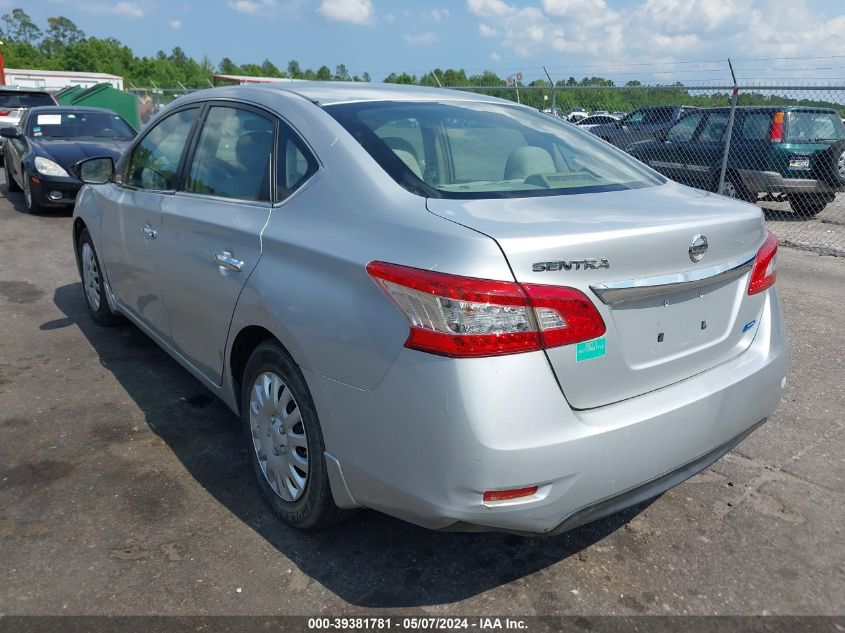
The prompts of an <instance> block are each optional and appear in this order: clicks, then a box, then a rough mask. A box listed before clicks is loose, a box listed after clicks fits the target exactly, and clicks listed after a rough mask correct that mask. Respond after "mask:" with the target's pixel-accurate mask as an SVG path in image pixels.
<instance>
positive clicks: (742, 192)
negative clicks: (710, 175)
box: [716, 173, 754, 202]
mask: <svg viewBox="0 0 845 633" xmlns="http://www.w3.org/2000/svg"><path fill="white" fill-rule="evenodd" d="M716 187H717V188H718V181H717V182H716ZM719 193H721V194H722V195H723V196H727V197H728V198H736V199H737V200H744V201H745V202H754V196H753V195H752V194H751V192H750V191H748V189H747V188H746V186H745V185H744V184H743V183H742V180H740V178H739V177H738V176H737V175H736V174H733V173H728V174H725V182H724V184H723V185H722V191H720V192H719Z"/></svg>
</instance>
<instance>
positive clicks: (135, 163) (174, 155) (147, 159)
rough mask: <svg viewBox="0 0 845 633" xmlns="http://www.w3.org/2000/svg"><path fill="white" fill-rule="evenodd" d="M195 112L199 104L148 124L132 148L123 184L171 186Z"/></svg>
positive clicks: (166, 188) (165, 188)
mask: <svg viewBox="0 0 845 633" xmlns="http://www.w3.org/2000/svg"><path fill="white" fill-rule="evenodd" d="M198 115H199V108H190V109H187V110H180V111H179V112H176V113H174V114H171V115H170V116H168V117H167V118H166V119H162V120H161V121H159V122H158V123H156V124H155V125H154V126H153V127H152V128H150V131H149V132H147V134H146V135H145V136H144V138H143V139H141V142H140V143H138V145H136V146H135V149H134V150H132V156H131V157H130V158H129V166H128V169H127V172H126V181H125V182H126V184H127V185H129V186H130V187H136V188H138V189H149V190H153V191H172V190H175V189H176V185H177V181H178V178H179V164H180V163H181V161H182V153H183V152H184V151H185V144H186V143H187V141H188V137H189V136H190V134H191V130H192V129H193V127H194V122H195V121H196V120H197V116H198Z"/></svg>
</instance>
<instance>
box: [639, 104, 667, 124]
mask: <svg viewBox="0 0 845 633" xmlns="http://www.w3.org/2000/svg"><path fill="white" fill-rule="evenodd" d="M673 114H674V111H673V110H672V108H651V109H650V110H646V112H645V116H644V117H643V125H661V124H663V123H669V122H671V121H672V115H673Z"/></svg>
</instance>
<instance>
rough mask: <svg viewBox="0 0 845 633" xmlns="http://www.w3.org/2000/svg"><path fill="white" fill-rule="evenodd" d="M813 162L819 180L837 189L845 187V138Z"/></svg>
mask: <svg viewBox="0 0 845 633" xmlns="http://www.w3.org/2000/svg"><path fill="white" fill-rule="evenodd" d="M813 163H814V164H815V166H816V167H815V172H816V177H817V178H819V180H823V181H824V182H826V183H827V184H828V185H830V186H831V187H836V188H837V189H841V188H843V187H845V140H843V141H838V142H836V143H834V144H833V145H831V146H830V147H829V148H828V149H826V150H825V151H824V152H821V153H820V154H818V155H817V156H816V157H815V158H814V160H813Z"/></svg>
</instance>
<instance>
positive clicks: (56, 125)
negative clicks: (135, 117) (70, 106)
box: [26, 110, 135, 139]
mask: <svg viewBox="0 0 845 633" xmlns="http://www.w3.org/2000/svg"><path fill="white" fill-rule="evenodd" d="M26 133H27V135H28V136H33V137H47V138H78V137H80V136H89V137H96V138H116V139H131V138H133V137H134V136H135V131H134V130H133V129H132V128H131V127H130V126H129V124H128V123H127V122H126V121H124V120H123V119H122V118H120V117H119V116H118V115H116V114H111V113H108V112H62V111H60V110H58V111H50V112H37V113H33V114H32V116H30V119H29V123H28V125H27V130H26Z"/></svg>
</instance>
